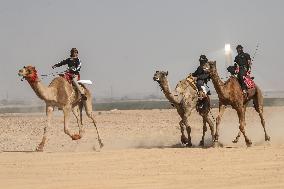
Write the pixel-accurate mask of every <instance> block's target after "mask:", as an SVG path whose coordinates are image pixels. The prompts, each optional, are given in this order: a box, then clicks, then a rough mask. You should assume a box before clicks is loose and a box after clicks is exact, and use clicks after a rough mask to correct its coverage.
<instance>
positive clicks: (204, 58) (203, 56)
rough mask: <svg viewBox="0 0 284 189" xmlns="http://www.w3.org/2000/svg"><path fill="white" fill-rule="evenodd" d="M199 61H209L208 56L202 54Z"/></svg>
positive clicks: (202, 62) (201, 62)
mask: <svg viewBox="0 0 284 189" xmlns="http://www.w3.org/2000/svg"><path fill="white" fill-rule="evenodd" d="M199 62H200V64H205V63H207V62H208V59H207V57H206V56H205V55H203V54H202V55H200V57H199Z"/></svg>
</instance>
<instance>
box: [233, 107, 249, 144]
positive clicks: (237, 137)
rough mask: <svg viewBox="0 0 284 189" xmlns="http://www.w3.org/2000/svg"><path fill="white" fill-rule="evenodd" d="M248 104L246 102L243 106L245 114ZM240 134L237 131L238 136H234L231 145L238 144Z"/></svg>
mask: <svg viewBox="0 0 284 189" xmlns="http://www.w3.org/2000/svg"><path fill="white" fill-rule="evenodd" d="M248 103H249V102H247V103H245V104H244V112H246V110H247V106H248ZM241 134H242V132H241V131H239V132H238V134H237V136H236V138H235V139H234V140H233V141H232V142H233V143H238V142H239V139H240V137H241Z"/></svg>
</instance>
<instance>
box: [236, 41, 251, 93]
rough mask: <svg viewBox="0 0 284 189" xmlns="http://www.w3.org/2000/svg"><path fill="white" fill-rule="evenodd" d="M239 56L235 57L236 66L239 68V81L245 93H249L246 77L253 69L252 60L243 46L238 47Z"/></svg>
mask: <svg viewBox="0 0 284 189" xmlns="http://www.w3.org/2000/svg"><path fill="white" fill-rule="evenodd" d="M236 49H237V52H238V55H237V56H236V57H235V60H234V62H235V66H236V67H238V70H239V71H238V73H237V74H238V80H239V82H240V85H241V88H242V90H243V93H244V94H246V93H247V86H246V84H245V82H244V77H245V76H246V75H247V72H248V71H250V69H251V58H250V55H249V54H248V53H244V51H243V47H242V46H241V45H238V46H237V48H236Z"/></svg>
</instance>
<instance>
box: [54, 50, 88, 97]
mask: <svg viewBox="0 0 284 189" xmlns="http://www.w3.org/2000/svg"><path fill="white" fill-rule="evenodd" d="M66 64H67V65H68V72H70V73H71V74H72V75H73V77H72V82H73V84H74V86H75V87H76V89H77V91H78V92H79V93H80V95H81V98H82V100H87V97H86V95H85V94H84V93H83V91H82V90H81V88H80V86H79V84H78V79H79V75H80V74H79V71H80V69H81V61H80V59H79V58H78V50H77V49H76V48H72V49H71V50H70V58H67V59H65V60H62V61H61V62H59V63H57V64H55V65H53V66H52V69H54V68H56V67H60V66H63V65H66Z"/></svg>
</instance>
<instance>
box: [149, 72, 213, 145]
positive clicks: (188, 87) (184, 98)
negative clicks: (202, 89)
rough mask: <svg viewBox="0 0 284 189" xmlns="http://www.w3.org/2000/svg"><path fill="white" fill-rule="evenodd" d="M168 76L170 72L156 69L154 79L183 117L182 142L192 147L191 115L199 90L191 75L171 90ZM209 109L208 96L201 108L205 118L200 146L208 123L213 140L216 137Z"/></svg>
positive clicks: (202, 143)
mask: <svg viewBox="0 0 284 189" xmlns="http://www.w3.org/2000/svg"><path fill="white" fill-rule="evenodd" d="M167 76H168V72H164V71H156V73H155V74H154V77H153V80H154V81H157V82H158V84H159V85H160V87H161V90H162V91H163V92H164V94H165V96H166V98H167V99H168V100H169V102H170V103H171V104H172V105H173V106H174V107H175V108H176V109H177V112H178V114H179V116H180V117H181V121H180V122H179V125H180V129H181V143H182V144H185V145H186V146H188V147H190V146H192V143H191V136H190V133H191V127H190V115H191V113H192V111H193V110H194V109H195V108H196V104H197V102H198V96H197V91H196V89H195V87H196V86H195V85H192V82H191V81H190V79H191V77H187V78H186V79H183V80H181V81H179V83H178V84H177V86H176V88H175V90H174V92H171V90H170V86H169V82H168V79H167ZM209 111H210V99H209V97H208V98H207V100H206V103H205V104H204V107H203V108H201V109H199V114H200V115H201V116H202V120H203V136H202V139H201V141H200V143H199V145H200V146H204V137H205V133H206V131H207V127H206V123H208V124H209V127H210V130H211V136H212V140H213V137H214V124H213V122H212V121H211V119H210V118H209V116H208V114H209ZM185 130H186V131H187V135H188V138H187V137H186V136H185Z"/></svg>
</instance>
